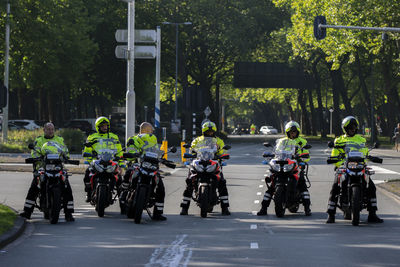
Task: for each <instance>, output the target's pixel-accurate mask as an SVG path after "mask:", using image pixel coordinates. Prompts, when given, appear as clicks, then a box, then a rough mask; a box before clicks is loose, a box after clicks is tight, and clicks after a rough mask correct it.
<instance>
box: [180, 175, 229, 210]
mask: <svg viewBox="0 0 400 267" xmlns="http://www.w3.org/2000/svg"><path fill="white" fill-rule="evenodd" d="M219 175H220V179H219V180H218V184H217V189H218V196H219V200H220V202H221V208H227V207H229V200H228V188H227V187H226V180H225V179H224V176H223V174H222V172H220V173H219ZM196 179H197V178H196V173H195V172H194V171H192V170H189V175H188V178H186V189H185V191H184V192H183V199H182V202H181V207H182V208H189V206H190V200H191V199H192V195H193V189H194V188H193V183H194V181H196Z"/></svg>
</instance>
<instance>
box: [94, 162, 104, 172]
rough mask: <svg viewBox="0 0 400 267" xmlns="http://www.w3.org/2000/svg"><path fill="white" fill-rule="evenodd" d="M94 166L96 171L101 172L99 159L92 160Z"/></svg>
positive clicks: (101, 167)
mask: <svg viewBox="0 0 400 267" xmlns="http://www.w3.org/2000/svg"><path fill="white" fill-rule="evenodd" d="M94 168H95V169H96V171H98V172H103V171H104V169H103V166H101V165H100V163H99V161H95V162H94Z"/></svg>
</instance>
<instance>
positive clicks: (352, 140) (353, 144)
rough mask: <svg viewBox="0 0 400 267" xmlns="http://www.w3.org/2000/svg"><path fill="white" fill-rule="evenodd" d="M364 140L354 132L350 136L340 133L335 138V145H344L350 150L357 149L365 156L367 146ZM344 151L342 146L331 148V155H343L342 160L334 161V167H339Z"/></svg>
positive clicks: (366, 154)
mask: <svg viewBox="0 0 400 267" xmlns="http://www.w3.org/2000/svg"><path fill="white" fill-rule="evenodd" d="M365 143H366V140H365V138H364V137H362V136H361V135H359V134H356V135H354V136H352V137H350V136H346V135H345V134H344V135H341V136H339V137H337V138H336V139H335V142H334V145H335V146H346V147H349V148H350V149H351V151H359V152H362V153H363V154H364V156H365V157H367V156H368V148H367V147H366V146H365ZM345 155H346V152H345V150H344V148H335V147H334V148H333V149H332V152H331V157H339V158H340V157H343V160H341V161H339V162H337V163H335V165H336V167H339V166H340V165H342V164H343V162H344V156H345Z"/></svg>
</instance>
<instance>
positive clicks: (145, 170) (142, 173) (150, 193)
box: [126, 143, 176, 224]
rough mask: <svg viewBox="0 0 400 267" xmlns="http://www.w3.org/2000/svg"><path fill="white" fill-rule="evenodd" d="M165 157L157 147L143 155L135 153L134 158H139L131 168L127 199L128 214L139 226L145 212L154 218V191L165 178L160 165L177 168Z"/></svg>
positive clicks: (147, 150)
mask: <svg viewBox="0 0 400 267" xmlns="http://www.w3.org/2000/svg"><path fill="white" fill-rule="evenodd" d="M128 145H129V143H128ZM169 152H171V153H175V152H176V147H171V148H170V149H169ZM163 156H164V151H162V150H160V149H159V148H158V145H155V146H152V147H149V148H146V149H145V150H144V151H143V152H142V153H135V154H134V157H138V161H137V162H136V163H133V164H131V165H130V166H129V168H132V170H131V176H130V177H129V187H128V194H127V198H126V214H127V217H128V218H131V219H132V218H133V219H134V221H135V223H137V224H139V223H140V221H141V219H142V214H143V210H146V211H147V214H148V215H149V217H150V218H153V216H152V214H151V211H150V209H151V208H152V207H154V205H155V203H156V200H155V190H154V189H155V187H156V185H157V184H158V181H159V179H162V178H163V177H162V176H161V175H160V163H162V164H163V165H165V166H167V167H168V168H172V169H174V168H175V167H176V164H175V163H174V162H172V161H169V160H166V159H164V158H163Z"/></svg>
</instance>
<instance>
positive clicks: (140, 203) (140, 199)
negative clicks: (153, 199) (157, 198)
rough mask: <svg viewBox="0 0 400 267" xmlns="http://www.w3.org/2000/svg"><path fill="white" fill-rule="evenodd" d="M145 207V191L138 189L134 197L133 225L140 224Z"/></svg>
mask: <svg viewBox="0 0 400 267" xmlns="http://www.w3.org/2000/svg"><path fill="white" fill-rule="evenodd" d="M145 205H146V190H144V189H143V188H140V189H139V192H137V196H136V203H135V207H134V209H135V223H138V224H139V223H140V221H141V220H142V213H143V209H144V208H145Z"/></svg>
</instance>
